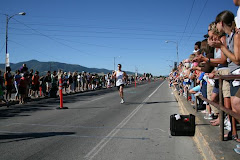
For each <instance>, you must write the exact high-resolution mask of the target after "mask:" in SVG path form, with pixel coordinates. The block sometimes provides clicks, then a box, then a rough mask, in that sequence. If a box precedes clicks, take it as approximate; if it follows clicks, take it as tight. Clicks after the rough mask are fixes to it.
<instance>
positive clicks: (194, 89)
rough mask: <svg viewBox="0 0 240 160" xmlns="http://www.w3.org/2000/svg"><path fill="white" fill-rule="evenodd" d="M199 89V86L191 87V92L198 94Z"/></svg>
mask: <svg viewBox="0 0 240 160" xmlns="http://www.w3.org/2000/svg"><path fill="white" fill-rule="evenodd" d="M200 89H201V87H200V85H197V86H196V87H193V88H192V90H193V91H195V92H199V91H200Z"/></svg>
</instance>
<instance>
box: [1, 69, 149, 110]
mask: <svg viewBox="0 0 240 160" xmlns="http://www.w3.org/2000/svg"><path fill="white" fill-rule="evenodd" d="M113 73H114V71H113V72H112V73H108V74H104V75H99V74H92V73H88V72H84V71H82V72H73V73H72V72H64V71H62V70H58V72H57V71H53V72H51V71H47V72H46V74H45V75H40V74H39V71H34V70H33V69H30V70H29V69H28V67H27V65H26V64H23V66H22V67H21V68H19V70H16V71H15V73H14V72H12V71H11V68H10V67H6V72H5V73H4V75H2V72H1V70H0V101H1V103H4V104H6V105H7V106H9V105H10V104H11V102H14V103H19V104H24V103H27V102H28V101H29V99H32V98H38V97H57V96H58V89H59V82H60V81H59V80H60V79H61V80H62V88H63V94H71V93H76V92H84V91H89V90H97V89H101V88H112V87H114V86H115V78H113V77H112V75H113ZM136 78H137V80H140V81H143V80H146V78H147V77H146V76H145V77H138V76H137V77H136ZM134 81H135V77H133V76H129V77H128V79H127V81H126V85H129V84H132V83H133V82H134ZM4 93H5V94H4ZM13 94H14V97H13Z"/></svg>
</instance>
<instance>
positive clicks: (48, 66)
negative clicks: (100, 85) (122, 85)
mask: <svg viewBox="0 0 240 160" xmlns="http://www.w3.org/2000/svg"><path fill="white" fill-rule="evenodd" d="M24 63H25V64H27V67H28V69H33V70H34V71H35V70H37V71H39V72H40V74H45V73H46V72H47V71H49V70H51V71H54V70H56V71H58V69H61V70H63V71H66V72H68V71H70V72H75V71H77V72H82V71H85V72H90V73H98V74H100V73H102V74H107V73H112V70H107V69H104V68H101V69H98V68H87V67H84V66H81V65H77V64H67V63H60V62H40V61H37V60H30V61H25V62H19V63H11V64H10V66H11V69H12V71H15V70H18V69H19V68H20V67H21V66H22V65H23V64H24ZM4 68H5V64H0V69H1V70H4ZM126 73H127V74H134V73H133V72H128V71H126Z"/></svg>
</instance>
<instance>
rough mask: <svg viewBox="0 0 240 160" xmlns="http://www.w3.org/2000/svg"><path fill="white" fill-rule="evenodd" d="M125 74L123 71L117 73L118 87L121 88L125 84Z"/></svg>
mask: <svg viewBox="0 0 240 160" xmlns="http://www.w3.org/2000/svg"><path fill="white" fill-rule="evenodd" d="M123 73H124V72H122V71H117V73H116V79H117V81H116V86H120V85H121V84H124V82H123Z"/></svg>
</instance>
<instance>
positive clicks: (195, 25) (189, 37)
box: [188, 0, 208, 40]
mask: <svg viewBox="0 0 240 160" xmlns="http://www.w3.org/2000/svg"><path fill="white" fill-rule="evenodd" d="M207 3H208V0H206V2H205V4H204V6H203V8H202V11H201V14H200V15H199V17H198V20H197V22H196V24H195V26H194V28H193V30H192V32H191V34H190V36H189V37H188V40H189V39H190V38H191V36H192V34H193V32H194V30H195V29H196V27H197V25H198V22H199V20H200V18H201V16H202V14H203V11H204V9H205V7H206V5H207Z"/></svg>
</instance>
